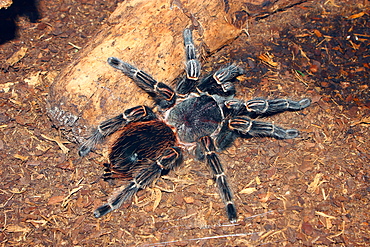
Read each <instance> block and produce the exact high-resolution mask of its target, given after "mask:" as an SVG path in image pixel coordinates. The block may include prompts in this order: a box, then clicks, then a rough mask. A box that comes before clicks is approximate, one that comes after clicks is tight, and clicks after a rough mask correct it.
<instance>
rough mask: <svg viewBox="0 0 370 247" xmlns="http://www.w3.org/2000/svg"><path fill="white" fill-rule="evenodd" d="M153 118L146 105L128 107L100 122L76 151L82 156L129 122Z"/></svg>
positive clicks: (153, 115)
mask: <svg viewBox="0 0 370 247" xmlns="http://www.w3.org/2000/svg"><path fill="white" fill-rule="evenodd" d="M155 118H156V116H155V114H154V113H153V111H152V110H151V109H150V108H149V107H147V106H136V107H133V108H131V109H128V110H126V111H125V112H124V113H122V114H120V115H118V116H116V117H114V118H111V119H108V120H106V121H104V122H102V123H101V124H100V125H99V126H98V128H97V129H96V130H95V131H94V133H93V134H92V135H91V136H90V137H89V138H87V139H86V141H85V142H84V143H83V144H82V145H81V147H80V149H79V151H78V153H79V155H80V156H82V157H83V156H86V155H87V154H88V153H89V152H90V151H91V149H92V148H94V147H95V145H96V144H98V143H100V142H101V141H102V140H104V138H106V137H107V136H109V135H111V134H113V133H114V132H116V131H117V130H119V129H120V128H121V127H123V126H125V125H126V124H128V123H129V122H137V121H148V120H152V119H155Z"/></svg>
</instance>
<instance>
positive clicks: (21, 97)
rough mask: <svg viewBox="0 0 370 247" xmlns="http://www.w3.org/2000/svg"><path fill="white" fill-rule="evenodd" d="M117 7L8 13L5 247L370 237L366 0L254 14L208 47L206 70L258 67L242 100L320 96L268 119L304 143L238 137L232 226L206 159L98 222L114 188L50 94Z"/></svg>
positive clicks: (88, 1)
mask: <svg viewBox="0 0 370 247" xmlns="http://www.w3.org/2000/svg"><path fill="white" fill-rule="evenodd" d="M118 2H119V1H116V0H112V1H104V0H81V1H72V0H59V1H51V0H40V1H39V2H38V4H36V3H35V4H34V5H32V1H28V2H27V4H25V2H24V1H16V0H14V3H13V5H12V6H11V7H10V8H9V9H8V10H0V21H1V23H2V24H1V25H3V26H2V27H1V34H0V42H1V44H0V59H1V61H2V65H1V77H0V105H1V108H0V136H1V138H0V157H1V163H0V165H1V169H0V177H1V179H0V241H1V243H2V246H369V245H370V238H369V236H370V233H369V230H370V228H369V223H370V222H369V220H370V217H369V212H370V202H369V192H370V184H369V179H370V178H369V176H370V174H369V162H370V148H369V142H370V140H369V139H370V138H369V124H370V109H369V108H370V100H369V99H370V98H369V96H370V93H369V81H370V80H369V69H370V52H369V41H370V32H369V20H370V18H369V3H368V1H365V0H361V1H360V0H359V1H346V0H322V1H321V0H320V1H319V0H318V1H313V2H312V1H308V2H306V3H302V4H300V5H297V6H294V7H292V8H289V9H285V10H282V11H276V12H274V13H270V14H268V15H266V14H263V13H262V10H261V9H260V10H258V9H257V10H256V11H257V12H255V13H254V14H255V15H254V16H251V17H250V19H249V21H248V22H247V24H246V26H245V32H244V33H243V34H242V35H240V36H239V37H238V38H237V39H236V40H235V41H234V42H233V43H231V44H230V45H228V46H225V47H223V48H222V49H221V50H219V51H218V52H217V53H215V54H208V55H207V54H206V56H203V61H202V62H203V63H204V65H205V68H208V69H209V68H211V67H214V66H216V65H215V64H225V63H229V62H235V63H237V64H239V65H240V66H242V67H243V68H245V69H246V70H247V71H248V73H247V74H246V75H245V76H243V77H241V78H240V79H239V82H238V83H237V85H236V87H237V98H239V99H244V100H248V99H251V98H256V97H268V98H277V97H287V98H291V99H301V98H303V97H309V98H311V99H312V105H311V106H310V107H308V108H306V109H304V110H302V111H299V112H285V113H281V114H278V115H274V116H271V117H269V118H268V119H265V120H266V121H273V122H274V123H276V124H278V125H280V126H283V127H285V128H295V129H299V130H300V132H301V134H300V137H299V138H296V139H293V140H275V139H271V138H252V139H238V140H237V141H236V142H235V144H234V145H232V146H231V147H230V148H229V149H228V150H226V151H225V152H223V153H222V154H221V159H222V162H223V164H224V166H225V168H226V170H227V174H228V176H229V180H230V182H231V184H232V187H233V191H234V194H235V201H236V204H237V207H238V211H239V212H238V213H239V215H238V216H239V218H238V221H237V222H236V223H235V224H230V223H229V222H228V221H227V218H226V216H225V212H224V206H223V204H222V202H221V200H220V198H219V195H218V193H217V190H216V188H215V185H214V182H213V180H212V179H211V175H210V173H209V171H208V169H207V167H206V166H205V165H204V164H203V163H201V162H199V161H196V160H194V159H191V158H189V159H188V160H187V161H186V162H185V163H184V164H183V166H182V168H181V169H178V170H176V171H174V172H171V173H170V174H169V175H168V176H166V177H164V178H163V179H160V180H159V181H158V182H157V183H156V186H153V187H152V188H149V189H147V190H144V191H141V192H140V193H139V194H138V195H137V197H135V199H134V200H133V202H132V203H129V204H125V205H123V207H122V208H121V209H119V210H116V211H115V212H113V213H111V214H109V215H108V216H107V217H103V218H101V219H96V218H94V217H93V215H92V211H93V210H94V209H95V208H96V207H97V206H99V205H101V204H102V203H103V202H105V201H106V200H107V198H108V196H109V195H110V194H111V192H112V191H113V189H114V186H112V185H110V184H108V183H106V182H104V181H103V180H102V179H101V175H102V171H103V169H102V164H103V163H104V161H105V160H104V158H103V156H102V155H100V154H99V152H97V153H93V154H91V155H89V156H88V157H87V158H83V159H81V158H79V157H78V155H77V148H78V145H77V144H75V143H70V142H68V141H67V140H66V139H65V137H64V136H63V134H62V132H61V131H60V130H58V129H56V128H54V127H53V123H52V122H51V120H50V119H49V118H48V117H47V114H46V110H45V102H46V99H47V95H48V88H49V86H50V85H51V83H52V80H53V78H54V77H55V76H56V75H57V74H58V72H59V71H61V70H62V68H63V67H64V66H66V65H67V64H68V63H70V61H72V60H73V58H74V56H75V54H76V53H78V52H79V51H80V50H81V49H83V46H84V45H85V44H86V43H87V42H89V39H90V38H91V37H92V36H94V33H95V32H96V31H97V30H99V26H100V25H101V24H102V23H104V22H105V20H106V18H107V17H108V16H109V15H110V13H111V12H112V11H113V10H114V9H115V7H116V4H117V3H118ZM258 11H260V12H258ZM138 93H141V92H140V91H139V90H138ZM158 202H159V204H158Z"/></svg>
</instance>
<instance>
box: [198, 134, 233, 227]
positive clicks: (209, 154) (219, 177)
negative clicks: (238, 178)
mask: <svg viewBox="0 0 370 247" xmlns="http://www.w3.org/2000/svg"><path fill="white" fill-rule="evenodd" d="M199 146H200V149H201V150H202V152H203V153H204V155H205V158H206V162H207V165H208V166H209V167H210V168H211V171H212V173H213V176H214V179H215V181H216V184H217V186H218V189H219V191H220V195H221V198H222V201H223V202H224V203H225V206H226V213H227V216H228V218H229V220H230V222H236V220H237V212H236V208H235V205H234V202H233V195H232V192H231V189H230V186H229V183H228V182H227V178H226V175H225V172H224V169H223V167H222V164H221V162H220V159H219V158H218V155H217V154H216V152H215V146H214V143H213V140H212V139H211V137H209V136H204V137H201V138H200V142H199Z"/></svg>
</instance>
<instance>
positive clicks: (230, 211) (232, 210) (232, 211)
mask: <svg viewBox="0 0 370 247" xmlns="http://www.w3.org/2000/svg"><path fill="white" fill-rule="evenodd" d="M226 212H227V217H228V218H229V221H230V222H231V223H235V222H236V221H237V219H238V216H237V213H236V207H235V205H234V203H233V202H230V203H228V204H227V205H226Z"/></svg>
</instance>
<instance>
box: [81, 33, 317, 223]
mask: <svg viewBox="0 0 370 247" xmlns="http://www.w3.org/2000/svg"><path fill="white" fill-rule="evenodd" d="M184 45H185V54H186V76H185V77H184V78H182V79H181V80H180V81H179V83H178V84H177V87H176V90H173V89H171V88H170V87H169V86H167V85H165V84H164V83H161V82H157V81H156V80H154V79H153V78H152V77H151V76H150V75H148V74H146V73H145V72H143V71H141V70H139V69H137V68H135V67H133V66H132V65H130V64H128V63H125V62H123V61H121V60H119V59H117V58H114V57H111V58H109V59H108V63H109V64H110V65H111V66H112V67H114V68H116V69H119V70H121V71H122V72H123V73H124V74H125V75H126V76H128V77H130V78H131V79H132V80H134V81H135V83H136V84H137V85H138V86H139V87H140V88H142V89H143V90H144V91H146V92H147V93H149V94H150V95H151V96H152V97H153V99H154V100H155V101H156V105H157V106H158V116H157V115H156V114H155V113H154V112H153V111H152V109H150V108H149V107H147V106H137V107H134V108H131V109H128V110H126V111H125V112H124V113H122V114H120V115H118V116H116V117H114V118H111V119H108V120H106V121H104V122H102V123H101V124H100V125H99V126H98V128H97V129H96V130H95V131H94V133H93V134H92V135H91V136H90V137H89V138H88V139H87V140H86V141H85V142H84V143H83V144H82V146H81V147H80V150H79V154H80V155H81V156H85V155H87V154H88V153H89V152H90V151H91V149H92V148H93V147H94V146H95V145H96V144H97V143H98V142H100V141H102V140H103V139H104V138H105V137H107V136H109V135H111V134H112V133H114V132H116V131H120V132H121V133H120V137H119V138H118V139H117V140H116V142H115V143H114V144H113V147H112V149H111V152H110V154H109V163H108V164H106V171H107V173H106V174H105V177H106V178H117V177H121V178H131V179H132V180H131V182H130V183H129V184H128V185H127V186H126V187H125V188H124V189H123V190H121V191H119V193H118V194H117V195H115V196H114V197H112V198H111V199H110V200H109V201H108V203H106V204H104V205H102V206H100V207H99V208H97V209H96V210H95V211H94V215H95V217H101V216H103V215H105V214H107V213H109V212H111V211H112V210H114V209H116V208H118V207H120V205H122V203H123V202H125V201H127V200H129V199H130V198H131V197H132V196H133V195H134V194H135V193H136V192H137V191H138V190H140V189H143V188H145V187H146V186H148V185H150V184H151V183H152V182H153V181H154V180H155V179H157V178H159V177H160V176H161V175H163V174H167V173H168V172H169V171H171V170H173V169H174V168H176V167H177V166H179V165H181V163H182V158H183V155H182V153H183V151H184V150H187V151H190V153H192V154H193V155H195V156H196V157H197V158H198V159H199V160H205V162H206V164H207V165H208V166H209V167H210V170H211V172H212V174H213V177H214V180H215V182H216V184H217V186H218V188H219V191H220V196H221V198H222V200H223V202H224V203H225V206H226V212H227V216H228V218H229V220H230V221H231V222H235V221H236V220H237V212H236V208H235V205H234V202H233V195H232V191H231V189H230V186H229V183H228V180H227V177H226V174H225V172H224V169H223V167H222V164H221V162H220V159H219V157H218V155H217V153H216V152H219V151H222V150H224V149H225V148H227V147H228V146H230V145H231V144H232V142H233V141H234V140H235V138H237V137H248V136H270V137H275V138H279V139H289V138H294V137H296V136H297V135H298V131H297V130H294V129H288V130H286V129H283V128H281V127H278V126H275V125H273V124H271V123H265V122H261V121H256V120H253V119H254V118H255V117H257V116H265V115H270V114H273V113H277V112H283V111H288V110H293V111H294V110H301V109H303V108H305V107H307V106H309V105H310V103H311V101H310V100H309V99H302V100H300V101H292V100H289V99H273V100H266V99H261V98H257V99H252V100H249V101H246V102H243V101H240V100H237V99H234V98H233V96H234V93H235V88H234V86H233V84H232V81H233V80H234V79H235V78H236V77H237V76H239V75H241V74H242V73H243V71H242V69H240V68H239V67H237V66H235V65H229V66H226V67H224V68H222V69H219V70H218V71H216V72H215V73H214V74H210V75H208V76H206V77H204V78H203V79H200V80H199V77H200V72H201V70H200V68H201V66H200V63H199V61H198V59H197V55H196V49H195V46H194V43H193V38H192V32H191V31H190V30H189V29H185V31H184Z"/></svg>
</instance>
